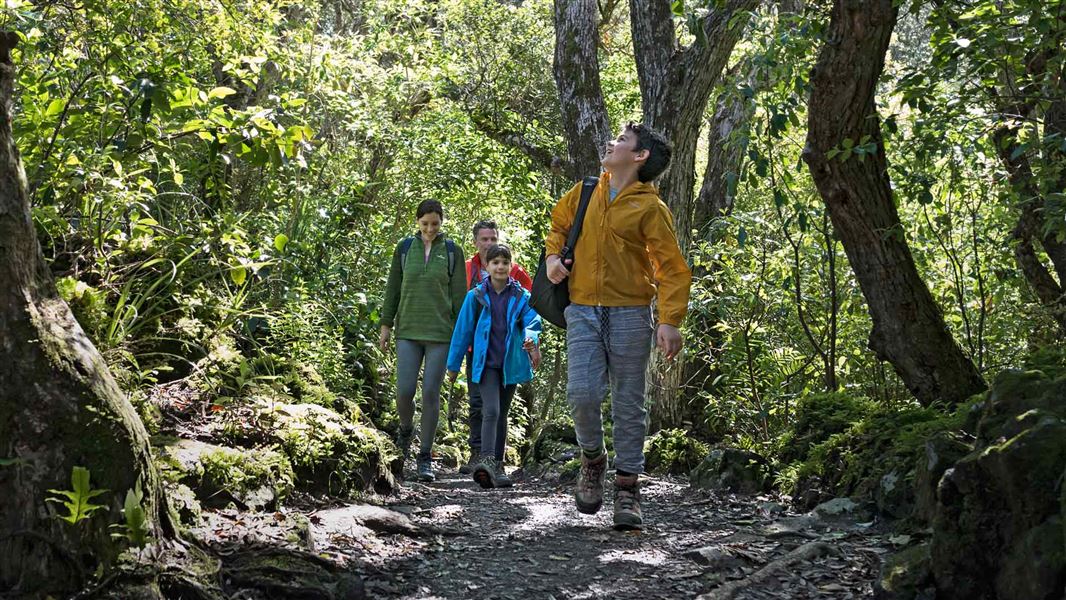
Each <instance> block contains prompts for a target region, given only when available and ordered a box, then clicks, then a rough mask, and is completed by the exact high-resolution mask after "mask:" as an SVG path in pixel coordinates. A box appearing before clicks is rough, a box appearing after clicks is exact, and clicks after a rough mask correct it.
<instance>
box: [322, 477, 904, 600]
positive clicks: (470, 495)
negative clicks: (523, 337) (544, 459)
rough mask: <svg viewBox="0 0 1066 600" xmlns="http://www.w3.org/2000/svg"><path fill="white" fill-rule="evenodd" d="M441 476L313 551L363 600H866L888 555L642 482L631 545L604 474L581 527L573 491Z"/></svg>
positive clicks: (330, 534) (773, 515) (836, 528)
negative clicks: (333, 564)
mask: <svg viewBox="0 0 1066 600" xmlns="http://www.w3.org/2000/svg"><path fill="white" fill-rule="evenodd" d="M438 477H439V479H438V480H437V481H436V482H434V483H431V484H421V483H415V482H407V483H405V484H404V485H403V487H402V488H401V489H400V490H399V492H398V494H397V495H395V496H390V497H388V498H385V499H383V501H384V503H383V505H382V507H380V508H376V507H368V506H365V505H363V506H360V505H347V506H342V507H338V508H332V509H328V510H325V511H318V512H317V513H314V514H312V515H311V523H312V524H313V525H312V531H313V535H314V538H315V539H316V541H317V542H318V544H317V545H319V547H320V548H319V549H320V550H321V549H322V548H321V546H322V545H323V543H325V545H328V546H329V547H331V548H332V549H333V550H334V551H338V553H339V554H346V555H347V556H348V558H351V559H355V561H356V564H359V565H361V566H360V567H358V570H359V571H360V575H361V576H362V577H363V578H364V582H365V585H366V592H367V596H368V597H369V598H403V599H415V598H421V599H442V600H444V599H446V600H458V599H467V598H501V599H522V600H526V599H533V598H537V599H556V600H562V599H564V598H575V599H578V598H617V597H626V596H630V597H633V598H642V599H644V598H692V597H697V596H701V595H704V596H701V597H704V598H710V599H722V598H863V597H871V596H872V594H873V591H872V582H873V580H874V578H875V577H876V575H877V571H878V568H879V564H880V556H881V555H883V554H885V553H886V552H888V551H889V549H890V543H889V541H888V538H889V537H890V536H889V534H888V533H887V532H884V531H878V529H879V528H878V527H877V526H876V525H874V526H871V525H870V524H869V523H856V522H855V519H854V518H852V519H850V520H847V519H844V520H833V519H829V520H827V519H826V518H820V517H817V516H815V515H813V514H808V515H796V514H793V513H790V512H789V511H788V510H786V509H784V507H783V506H782V505H780V504H778V503H776V502H773V501H772V500H771V499H770V498H768V497H749V496H734V495H729V494H712V493H708V492H701V491H697V490H692V489H690V488H689V486H688V484H687V481H685V480H684V479H683V478H667V479H664V478H658V477H649V478H647V479H644V480H643V484H642V494H643V509H644V519H645V523H646V529H645V530H644V531H643V532H640V533H636V532H617V531H614V530H613V529H612V528H611V504H610V496H609V490H610V488H611V484H610V481H611V479H612V477H611V476H608V484H607V489H608V498H607V501H606V502H605V505H604V508H603V509H601V511H600V512H599V513H598V514H596V515H592V516H587V515H581V514H579V513H578V512H577V511H576V509H575V508H574V505H573V499H572V496H571V494H572V492H573V486H572V485H569V486H560V485H557V484H553V483H552V482H550V481H545V480H525V481H522V480H521V479H520V480H519V481H518V482H517V483H516V485H515V487H513V488H510V489H503V490H482V489H481V488H479V487H477V486H476V484H474V482H473V481H471V480H470V479H469V477H468V476H464V475H459V474H458V473H456V472H454V471H451V472H448V471H443V472H438ZM382 508H385V509H389V510H386V511H382V510H381V509H382ZM367 510H370V511H371V512H373V511H375V510H376V511H380V513H381V514H370V515H368V514H365V512H366V511H367ZM358 523H361V525H360V524H358ZM364 526H365V527H367V528H369V530H368V529H365V528H364ZM367 534H369V535H367Z"/></svg>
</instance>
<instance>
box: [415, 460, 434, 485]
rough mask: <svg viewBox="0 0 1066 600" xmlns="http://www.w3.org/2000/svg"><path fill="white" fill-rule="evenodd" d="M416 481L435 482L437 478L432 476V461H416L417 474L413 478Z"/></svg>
mask: <svg viewBox="0 0 1066 600" xmlns="http://www.w3.org/2000/svg"><path fill="white" fill-rule="evenodd" d="M415 478H416V479H417V480H418V481H424V482H427V483H428V482H431V481H436V479H437V476H436V475H434V474H433V459H432V458H424V459H423V458H420V459H418V474H417V475H416V476H415Z"/></svg>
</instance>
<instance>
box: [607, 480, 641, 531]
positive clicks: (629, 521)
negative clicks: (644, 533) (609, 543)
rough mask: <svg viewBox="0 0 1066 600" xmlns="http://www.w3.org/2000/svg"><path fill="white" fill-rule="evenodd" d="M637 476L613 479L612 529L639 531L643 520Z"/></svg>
mask: <svg viewBox="0 0 1066 600" xmlns="http://www.w3.org/2000/svg"><path fill="white" fill-rule="evenodd" d="M639 478H640V476H639V475H619V476H617V477H615V478H614V528H615V529H618V530H619V531H640V530H641V529H643V528H644V519H643V518H641V515H640V482H639Z"/></svg>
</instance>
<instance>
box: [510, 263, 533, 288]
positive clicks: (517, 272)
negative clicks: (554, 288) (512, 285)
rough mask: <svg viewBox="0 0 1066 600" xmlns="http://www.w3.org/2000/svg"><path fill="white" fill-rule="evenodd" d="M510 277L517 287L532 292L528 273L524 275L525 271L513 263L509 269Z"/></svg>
mask: <svg viewBox="0 0 1066 600" xmlns="http://www.w3.org/2000/svg"><path fill="white" fill-rule="evenodd" d="M511 277H513V278H514V279H515V281H517V282H518V284H519V285H521V286H522V287H524V288H526V291H529V292H532V291H533V280H532V279H531V278H530V277H529V273H526V270H525V269H523V268H522V265H519V264H518V263H515V264H514V266H513V267H511Z"/></svg>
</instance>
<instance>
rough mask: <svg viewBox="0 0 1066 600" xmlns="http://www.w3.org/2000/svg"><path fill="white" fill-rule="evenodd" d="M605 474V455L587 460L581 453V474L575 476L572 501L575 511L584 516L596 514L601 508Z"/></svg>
mask: <svg viewBox="0 0 1066 600" xmlns="http://www.w3.org/2000/svg"><path fill="white" fill-rule="evenodd" d="M606 473H607V453H606V452H604V453H603V454H601V455H599V456H598V457H597V458H588V457H587V456H585V453H584V452H582V453H581V472H580V473H578V476H577V488H576V489H575V490H574V500H575V501H576V503H577V511H578V512H580V513H584V514H586V515H592V514H596V511H598V510H600V507H601V506H603V477H604V475H605V474H606Z"/></svg>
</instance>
